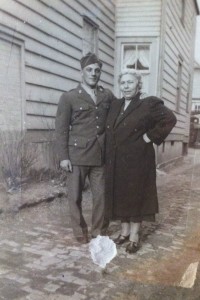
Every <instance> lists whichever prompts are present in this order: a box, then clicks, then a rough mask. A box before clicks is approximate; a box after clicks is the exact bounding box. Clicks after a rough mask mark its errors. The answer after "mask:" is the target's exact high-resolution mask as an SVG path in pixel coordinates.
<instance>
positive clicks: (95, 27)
mask: <svg viewBox="0 0 200 300" xmlns="http://www.w3.org/2000/svg"><path fill="white" fill-rule="evenodd" d="M85 23H86V24H87V25H89V26H91V27H92V28H93V30H94V49H91V50H90V52H92V53H95V54H96V55H98V48H99V47H98V40H99V25H98V24H97V23H95V22H94V21H93V20H92V19H90V18H89V17H88V16H86V15H83V32H84V24H85ZM84 41H85V39H84V35H83V38H82V54H83V55H85V54H87V53H88V51H85V49H84ZM86 42H87V41H86ZM87 43H88V42H87Z"/></svg>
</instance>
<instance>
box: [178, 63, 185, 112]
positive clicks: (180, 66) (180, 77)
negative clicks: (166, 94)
mask: <svg viewBox="0 0 200 300" xmlns="http://www.w3.org/2000/svg"><path fill="white" fill-rule="evenodd" d="M182 71H183V60H182V58H181V57H179V62H178V77H177V93H176V111H177V112H179V111H180V103H181V85H182Z"/></svg>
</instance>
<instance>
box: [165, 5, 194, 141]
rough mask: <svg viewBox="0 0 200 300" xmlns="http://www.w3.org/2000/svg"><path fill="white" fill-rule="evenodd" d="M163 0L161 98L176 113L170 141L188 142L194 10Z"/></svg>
mask: <svg viewBox="0 0 200 300" xmlns="http://www.w3.org/2000/svg"><path fill="white" fill-rule="evenodd" d="M181 4H182V1H180V0H173V1H172V0H168V1H166V0H165V1H164V10H163V11H164V12H165V14H164V16H163V28H162V31H161V35H162V36H163V44H162V51H163V53H162V57H163V60H162V72H161V76H160V79H161V81H160V85H161V87H162V89H161V97H162V98H163V99H164V101H165V102H167V103H168V107H169V108H171V109H172V110H174V111H175V112H176V117H177V124H176V128H175V129H174V131H173V133H174V139H175V140H181V141H183V142H185V143H188V136H189V120H190V110H191V95H192V81H193V65H194V38H195V22H196V15H197V9H196V5H195V1H191V0H185V8H184V14H183V16H182V9H183V8H182V6H181ZM179 62H181V64H182V74H181V85H180V91H181V95H180V104H179V108H177V87H178V86H177V84H178V76H179V75H178V64H179Z"/></svg>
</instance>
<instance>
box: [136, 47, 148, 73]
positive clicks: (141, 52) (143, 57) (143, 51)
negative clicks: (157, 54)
mask: <svg viewBox="0 0 200 300" xmlns="http://www.w3.org/2000/svg"><path fill="white" fill-rule="evenodd" d="M138 59H139V61H140V63H141V65H142V66H143V67H145V68H148V69H149V67H150V62H149V48H148V47H141V48H140V47H138Z"/></svg>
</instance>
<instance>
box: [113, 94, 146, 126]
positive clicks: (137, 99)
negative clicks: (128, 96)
mask: <svg viewBox="0 0 200 300" xmlns="http://www.w3.org/2000/svg"><path fill="white" fill-rule="evenodd" d="M141 103H142V102H141V101H140V94H139V93H138V94H137V95H136V96H135V97H134V98H133V99H132V100H131V103H130V104H129V106H128V107H127V109H126V110H125V111H124V114H123V115H122V116H121V118H119V119H118V120H117V122H116V124H115V127H117V126H118V125H119V124H120V123H121V122H122V121H123V120H124V119H125V118H126V117H127V116H128V115H129V114H130V113H131V112H132V111H133V110H135V109H136V108H137V107H138V106H140V105H141Z"/></svg>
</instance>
